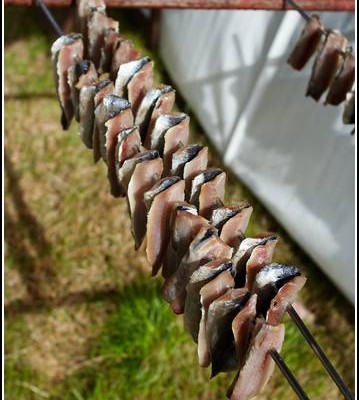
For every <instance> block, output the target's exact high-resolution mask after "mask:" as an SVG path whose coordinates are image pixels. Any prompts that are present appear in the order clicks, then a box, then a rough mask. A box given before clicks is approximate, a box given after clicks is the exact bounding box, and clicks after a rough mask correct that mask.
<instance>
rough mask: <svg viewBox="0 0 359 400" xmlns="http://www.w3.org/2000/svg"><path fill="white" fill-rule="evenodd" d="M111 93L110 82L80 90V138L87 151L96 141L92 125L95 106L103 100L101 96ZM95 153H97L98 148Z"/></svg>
mask: <svg viewBox="0 0 359 400" xmlns="http://www.w3.org/2000/svg"><path fill="white" fill-rule="evenodd" d="M111 91H113V83H112V82H111V81H110V80H107V81H100V82H99V83H96V84H95V85H88V86H84V87H83V88H81V89H80V98H79V101H80V107H79V117H80V136H81V138H82V141H83V142H84V144H85V145H86V147H88V148H89V149H92V148H93V145H94V142H95V141H98V132H97V128H96V127H95V124H94V122H95V104H96V105H98V104H99V103H100V102H101V101H102V100H103V96H105V95H106V94H107V93H108V92H111ZM99 94H100V97H99ZM95 99H96V100H95ZM94 135H96V139H94ZM97 152H98V153H99V148H98V149H97ZM96 161H97V160H96Z"/></svg>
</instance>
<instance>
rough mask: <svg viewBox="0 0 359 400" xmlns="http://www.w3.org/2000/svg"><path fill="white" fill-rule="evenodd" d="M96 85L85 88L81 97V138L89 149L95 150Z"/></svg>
mask: <svg viewBox="0 0 359 400" xmlns="http://www.w3.org/2000/svg"><path fill="white" fill-rule="evenodd" d="M95 94H96V87H95V85H89V86H84V87H83V88H81V89H80V95H79V103H80V105H79V122H80V136H81V139H82V141H83V143H84V144H85V146H86V147H87V148H89V149H92V148H93V137H92V135H93V131H94V120H95V100H94V99H95Z"/></svg>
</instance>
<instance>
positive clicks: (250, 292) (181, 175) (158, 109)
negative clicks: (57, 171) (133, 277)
mask: <svg viewBox="0 0 359 400" xmlns="http://www.w3.org/2000/svg"><path fill="white" fill-rule="evenodd" d="M78 9H79V17H80V21H81V29H82V34H77V33H72V34H68V35H65V36H62V37H60V38H59V39H57V40H56V41H55V42H54V44H53V46H52V58H53V63H54V68H55V76H56V87H57V92H58V95H59V101H60V105H61V109H62V117H61V123H62V126H63V129H68V127H69V126H70V123H71V120H72V119H73V118H75V119H76V120H77V121H78V122H79V126H80V136H81V138H82V141H83V143H84V144H85V146H86V147H88V148H89V149H92V151H93V155H94V161H95V162H97V161H98V160H100V159H102V160H103V161H104V162H105V163H106V164H107V171H108V172H107V175H108V180H109V186H110V191H111V193H112V195H113V196H114V197H126V199H127V204H128V211H129V215H130V218H131V230H132V235H133V237H134V241H135V248H136V249H139V248H140V247H141V245H144V244H145V246H146V254H147V258H148V261H149V263H150V265H151V268H152V275H156V274H157V273H158V272H159V270H160V269H161V268H162V270H161V274H162V277H163V278H164V283H163V287H162V294H163V297H164V299H165V300H166V301H167V302H168V304H169V306H170V307H171V309H172V310H173V312H174V313H176V314H183V320H184V325H185V327H186V329H187V330H188V332H189V334H190V335H191V336H192V338H193V340H194V341H195V342H196V343H197V344H198V361H199V365H201V366H202V367H208V366H210V365H211V368H212V377H213V376H215V375H217V374H218V373H220V372H226V371H231V370H238V374H237V375H236V377H235V379H234V381H233V384H232V385H231V387H230V388H229V390H228V392H227V395H228V397H229V398H230V399H231V400H245V399H249V398H251V397H253V396H256V395H257V394H258V393H259V392H261V391H262V390H263V388H264V386H265V385H266V383H267V382H268V380H269V378H270V376H271V374H272V372H273V369H274V363H273V361H272V359H271V356H270V354H269V352H268V351H269V350H270V349H276V350H277V351H278V352H279V351H280V350H281V347H282V343H283V340H284V325H283V324H282V323H281V318H282V316H283V314H284V313H285V311H286V308H287V306H288V304H290V303H291V302H292V301H293V300H294V298H295V296H296V295H297V293H298V291H299V290H300V289H301V288H302V287H303V285H304V284H305V281H306V278H305V277H304V276H302V275H301V273H300V271H299V270H298V269H297V268H295V267H293V266H290V265H283V264H277V263H273V262H272V255H273V252H274V248H275V246H276V243H277V238H276V237H274V236H270V237H255V238H246V237H245V231H246V229H247V226H248V223H249V220H250V217H251V214H252V211H253V209H252V207H251V206H250V205H249V204H247V203H239V204H234V205H225V204H224V197H225V182H226V173H225V172H224V171H222V170H221V169H219V168H213V167H208V148H207V147H204V146H201V145H199V144H188V142H189V133H190V132H189V117H188V115H186V114H185V113H182V112H173V111H172V108H173V105H174V102H175V90H174V89H173V88H172V87H171V86H169V85H163V84H161V85H157V86H154V81H153V62H152V61H151V60H150V59H149V58H148V57H141V55H140V54H139V52H138V51H137V50H136V49H135V48H134V46H133V44H132V43H131V42H130V41H128V40H126V39H124V38H122V37H121V36H119V32H118V24H117V23H116V22H115V21H113V20H112V19H111V18H109V17H107V16H106V8H105V4H104V3H103V2H102V1H81V2H79V8H78ZM85 57H86V58H85ZM103 73H107V77H108V78H109V79H107V78H106V79H104V75H103ZM101 74H102V75H101Z"/></svg>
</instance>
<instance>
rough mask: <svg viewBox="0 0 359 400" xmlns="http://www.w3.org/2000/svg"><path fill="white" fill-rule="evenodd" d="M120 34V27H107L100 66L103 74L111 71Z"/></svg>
mask: <svg viewBox="0 0 359 400" xmlns="http://www.w3.org/2000/svg"><path fill="white" fill-rule="evenodd" d="M118 35H119V29H118V28H117V29H114V28H112V27H109V28H107V29H105V34H104V43H103V47H102V49H101V56H100V66H99V70H100V72H101V73H102V74H103V73H110V72H111V64H112V57H113V50H114V45H115V43H116V40H117V38H118Z"/></svg>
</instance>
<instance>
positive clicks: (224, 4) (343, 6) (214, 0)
mask: <svg viewBox="0 0 359 400" xmlns="http://www.w3.org/2000/svg"><path fill="white" fill-rule="evenodd" d="M45 3H46V5H48V6H50V7H64V6H70V5H71V3H72V0H45ZM4 4H5V5H17V6H34V5H35V1H34V0H4ZM106 5H107V7H121V8H154V9H156V8H176V9H221V10H224V9H228V10H229V9H238V10H276V11H280V10H282V11H283V10H290V9H291V7H290V6H287V5H286V3H285V1H284V0H203V1H201V0H106ZM298 5H299V6H300V7H301V8H302V9H303V10H307V11H313V10H316V11H354V10H355V0H298Z"/></svg>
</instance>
